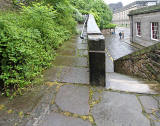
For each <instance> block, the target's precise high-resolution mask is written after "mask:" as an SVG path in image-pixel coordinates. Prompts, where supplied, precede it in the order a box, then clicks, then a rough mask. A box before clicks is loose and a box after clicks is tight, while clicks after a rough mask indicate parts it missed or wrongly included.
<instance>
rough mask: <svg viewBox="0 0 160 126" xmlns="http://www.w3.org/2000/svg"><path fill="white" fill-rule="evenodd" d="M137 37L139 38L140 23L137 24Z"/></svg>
mask: <svg viewBox="0 0 160 126" xmlns="http://www.w3.org/2000/svg"><path fill="white" fill-rule="evenodd" d="M137 35H138V36H141V22H137Z"/></svg>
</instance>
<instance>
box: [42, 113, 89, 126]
mask: <svg viewBox="0 0 160 126" xmlns="http://www.w3.org/2000/svg"><path fill="white" fill-rule="evenodd" d="M39 126H92V125H91V124H90V123H89V122H88V121H83V120H82V119H79V118H73V117H66V116H63V115H60V114H58V113H51V114H49V115H48V116H47V117H46V120H44V121H43V122H42V124H40V125H39Z"/></svg>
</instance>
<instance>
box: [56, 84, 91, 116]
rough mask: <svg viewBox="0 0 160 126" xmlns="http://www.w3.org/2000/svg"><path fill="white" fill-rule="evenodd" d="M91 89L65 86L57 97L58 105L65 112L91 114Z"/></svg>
mask: <svg viewBox="0 0 160 126" xmlns="http://www.w3.org/2000/svg"><path fill="white" fill-rule="evenodd" d="M88 92H89V89H88V87H86V86H74V85H65V86H63V87H61V88H60V90H59V92H58V93H57V96H56V100H55V101H56V104H57V105H58V106H59V107H60V108H61V109H62V110H63V111H68V112H71V113H76V114H80V115H88V114H89V109H90V107H89V104H88V100H89V93H88Z"/></svg>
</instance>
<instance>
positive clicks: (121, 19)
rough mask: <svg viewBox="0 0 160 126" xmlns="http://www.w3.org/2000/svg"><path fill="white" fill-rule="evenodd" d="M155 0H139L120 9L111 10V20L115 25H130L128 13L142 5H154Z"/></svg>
mask: <svg viewBox="0 0 160 126" xmlns="http://www.w3.org/2000/svg"><path fill="white" fill-rule="evenodd" d="M156 3H157V0H139V1H135V2H133V3H131V4H129V5H126V6H124V7H123V8H121V9H117V10H115V11H114V12H113V19H112V22H113V23H114V24H117V25H125V26H128V25H130V21H129V17H128V14H129V12H130V11H132V10H136V9H139V8H142V7H146V6H151V5H156Z"/></svg>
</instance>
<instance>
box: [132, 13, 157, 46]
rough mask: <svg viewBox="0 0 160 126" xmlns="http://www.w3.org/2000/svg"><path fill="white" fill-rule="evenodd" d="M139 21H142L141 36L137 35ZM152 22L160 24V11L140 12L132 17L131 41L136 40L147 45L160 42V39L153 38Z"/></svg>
mask: <svg viewBox="0 0 160 126" xmlns="http://www.w3.org/2000/svg"><path fill="white" fill-rule="evenodd" d="M137 22H141V36H137V29H136V23H137ZM151 22H159V24H160V12H154V13H148V14H139V15H133V16H132V17H130V23H131V24H130V27H131V36H130V38H131V41H132V42H136V43H138V44H140V45H142V46H145V47H148V46H151V45H153V44H156V43H158V42H160V40H153V39H151ZM159 27H160V25H159ZM159 32H160V31H159Z"/></svg>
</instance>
